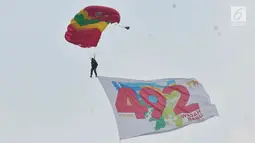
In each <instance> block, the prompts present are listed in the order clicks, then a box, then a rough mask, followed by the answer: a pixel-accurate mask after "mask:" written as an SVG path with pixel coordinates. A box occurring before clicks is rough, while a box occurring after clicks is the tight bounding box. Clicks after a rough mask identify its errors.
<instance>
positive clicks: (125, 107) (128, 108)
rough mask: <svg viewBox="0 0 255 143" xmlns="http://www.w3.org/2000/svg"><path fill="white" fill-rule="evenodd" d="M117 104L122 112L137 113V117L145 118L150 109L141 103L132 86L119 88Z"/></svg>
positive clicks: (117, 107)
mask: <svg viewBox="0 0 255 143" xmlns="http://www.w3.org/2000/svg"><path fill="white" fill-rule="evenodd" d="M115 106H116V109H117V111H118V112H120V113H135V115H136V118H137V119H145V113H146V112H148V109H147V107H146V106H145V105H141V104H140V102H139V101H138V98H137V97H136V93H135V91H134V90H133V89H131V88H119V90H118V95H117V99H116V102H115Z"/></svg>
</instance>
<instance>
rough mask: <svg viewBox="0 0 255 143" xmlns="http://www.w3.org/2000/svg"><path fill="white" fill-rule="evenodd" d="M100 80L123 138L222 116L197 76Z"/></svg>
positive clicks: (168, 129) (166, 130) (107, 78)
mask: <svg viewBox="0 0 255 143" xmlns="http://www.w3.org/2000/svg"><path fill="white" fill-rule="evenodd" d="M98 79H99V81H100V83H101V85H102V87H103V88H104V90H105V93H106V95H107V96H108V99H109V102H110V104H111V106H112V108H113V111H114V112H113V113H114V115H115V118H116V122H117V125H118V130H119V136H120V139H128V138H132V137H137V136H141V135H148V134H157V133H162V132H169V131H173V130H176V129H179V128H182V127H184V126H187V125H189V124H193V123H199V122H203V121H206V120H208V119H209V118H212V117H214V116H217V115H218V111H217V108H216V106H215V105H214V104H212V103H211V102H210V97H209V95H208V94H207V93H206V91H205V90H204V88H203V86H202V84H200V83H199V82H198V81H197V80H195V79H190V78H167V79H158V80H147V81H146V80H135V79H124V78H113V77H101V76H99V77H98Z"/></svg>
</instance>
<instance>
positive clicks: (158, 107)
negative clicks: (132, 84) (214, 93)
mask: <svg viewBox="0 0 255 143" xmlns="http://www.w3.org/2000/svg"><path fill="white" fill-rule="evenodd" d="M173 91H179V92H180V93H181V96H180V98H179V100H178V101H177V104H176V106H175V107H174V112H175V113H176V114H177V115H178V114H181V113H190V112H193V111H195V110H197V109H199V106H198V104H197V103H194V104H190V105H186V104H187V102H188V100H189V97H190V94H189V92H188V90H187V89H186V87H184V86H182V85H175V86H168V87H165V88H164V89H163V91H162V93H163V94H171V93H172V92H173ZM139 94H140V96H141V97H142V100H143V101H144V102H145V103H146V104H147V105H149V106H151V107H152V108H154V110H153V112H152V114H151V116H152V117H153V118H156V119H159V118H160V117H161V115H162V112H163V110H164V108H165V106H166V99H165V97H164V96H163V95H162V94H161V93H160V92H159V91H156V90H154V89H153V88H150V87H144V88H142V89H141V90H140V92H139ZM150 95H153V96H155V97H156V98H157V102H156V103H155V102H151V101H150V100H149V96H150ZM115 106H116V109H117V111H118V112H119V113H135V115H136V118H137V119H144V118H145V113H146V112H148V108H147V107H146V105H142V104H140V102H139V100H138V98H137V97H136V93H135V91H134V90H133V89H131V88H119V90H118V96H117V99H116V103H115Z"/></svg>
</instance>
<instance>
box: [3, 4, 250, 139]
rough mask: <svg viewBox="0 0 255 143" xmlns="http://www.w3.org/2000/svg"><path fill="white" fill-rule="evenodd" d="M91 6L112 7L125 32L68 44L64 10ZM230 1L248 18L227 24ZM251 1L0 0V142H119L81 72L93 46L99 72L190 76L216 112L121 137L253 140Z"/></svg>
mask: <svg viewBox="0 0 255 143" xmlns="http://www.w3.org/2000/svg"><path fill="white" fill-rule="evenodd" d="M91 4H100V5H106V6H110V7H114V8H116V9H118V10H119V12H120V13H121V16H122V21H121V23H122V24H123V25H130V26H131V30H130V31H125V30H123V29H121V28H118V27H116V26H109V27H108V28H107V30H105V32H104V33H103V35H102V38H101V41H100V44H99V47H98V48H96V49H90V50H86V49H81V48H78V47H75V46H73V45H72V44H70V43H67V42H66V41H65V39H64V33H65V31H66V27H67V25H68V23H69V22H70V20H71V18H72V17H73V16H74V15H75V14H76V13H77V12H79V11H80V10H81V9H82V8H84V7H85V6H88V5H91ZM173 4H176V8H175V9H174V8H172V5H173ZM231 5H233V6H240V5H244V6H247V25H246V26H242V27H233V26H232V25H231V21H230V8H229V6H231ZM254 8H255V3H254V1H253V0H235V1H234V0H232V1H230V0H192V1H188V0H161V1H156V0H128V1H127V0H125V1H124V0H111V1H110V0H109V1H108V0H55V1H53V0H41V1H35V0H8V1H7V0H1V1H0V16H1V22H0V26H1V34H0V39H1V41H0V65H1V70H0V143H118V132H117V125H116V122H115V118H114V115H113V112H112V109H111V107H110V104H109V102H108V99H107V96H106V95H105V93H104V90H103V88H102V87H101V85H100V84H99V81H98V80H97V79H90V78H89V70H90V60H89V56H92V53H93V51H95V52H96V53H97V59H98V61H99V68H98V73H99V75H103V76H113V77H124V78H136V79H155V78H162V77H171V78H172V77H187V78H189V77H194V78H196V79H198V80H199V81H200V82H201V83H202V84H203V85H204V87H205V89H206V91H207V92H208V93H209V94H210V96H211V101H212V103H214V104H216V106H217V108H218V110H219V114H220V117H216V118H213V119H210V120H208V121H206V122H203V123H200V124H193V125H190V126H187V127H185V128H182V129H180V130H176V131H173V132H168V133H164V134H159V135H152V136H143V137H138V138H134V139H130V140H123V141H122V142H123V143H173V142H174V143H244V142H245V143H254V142H255V136H254V134H255V129H254V128H255V113H254V108H255V104H254V102H255V101H254V100H255V95H254V93H253V90H254V82H255V75H254V73H255V56H254V53H255V49H254V41H255V40H254V37H255V34H254V31H255V20H254V18H253V17H255V12H254ZM215 25H217V26H218V27H219V30H218V31H220V32H221V36H218V33H217V31H215V30H214V28H213V27H214V26H215Z"/></svg>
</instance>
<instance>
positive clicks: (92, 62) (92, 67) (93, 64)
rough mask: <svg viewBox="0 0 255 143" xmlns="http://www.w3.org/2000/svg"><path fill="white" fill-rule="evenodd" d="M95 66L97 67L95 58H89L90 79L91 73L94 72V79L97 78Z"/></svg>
mask: <svg viewBox="0 0 255 143" xmlns="http://www.w3.org/2000/svg"><path fill="white" fill-rule="evenodd" d="M97 66H98V63H97V61H96V59H95V57H94V58H91V70H90V77H92V75H93V71H94V73H95V75H96V77H97Z"/></svg>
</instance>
